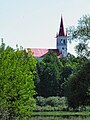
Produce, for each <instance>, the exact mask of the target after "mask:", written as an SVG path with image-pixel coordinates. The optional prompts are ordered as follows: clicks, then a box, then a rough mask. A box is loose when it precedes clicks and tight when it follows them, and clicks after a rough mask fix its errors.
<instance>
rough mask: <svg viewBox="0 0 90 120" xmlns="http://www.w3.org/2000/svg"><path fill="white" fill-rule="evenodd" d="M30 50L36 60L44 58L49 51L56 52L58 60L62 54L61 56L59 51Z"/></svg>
mask: <svg viewBox="0 0 90 120" xmlns="http://www.w3.org/2000/svg"><path fill="white" fill-rule="evenodd" d="M30 50H31V51H32V52H33V56H34V57H35V58H41V57H44V56H45V55H46V54H47V53H48V52H49V50H52V51H53V52H55V53H56V54H57V57H58V58H60V54H61V53H60V52H59V50H58V49H41V48H30Z"/></svg>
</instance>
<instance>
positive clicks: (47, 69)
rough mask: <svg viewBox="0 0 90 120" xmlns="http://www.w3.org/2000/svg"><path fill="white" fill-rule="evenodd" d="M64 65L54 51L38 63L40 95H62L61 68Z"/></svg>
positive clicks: (38, 90) (38, 88)
mask: <svg viewBox="0 0 90 120" xmlns="http://www.w3.org/2000/svg"><path fill="white" fill-rule="evenodd" d="M61 67H62V65H61V63H60V61H59V59H58V58H57V56H56V54H55V53H53V51H50V52H49V53H48V55H46V56H45V58H44V59H43V61H42V62H40V63H38V65H37V70H38V74H39V78H40V82H39V83H38V84H37V87H36V88H37V92H38V95H40V96H43V97H48V96H57V95H60V85H61V80H60V69H61Z"/></svg>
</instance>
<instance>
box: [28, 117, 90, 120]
mask: <svg viewBox="0 0 90 120" xmlns="http://www.w3.org/2000/svg"><path fill="white" fill-rule="evenodd" d="M30 120H90V117H80V116H78V117H70V116H69V117H32V118H30Z"/></svg>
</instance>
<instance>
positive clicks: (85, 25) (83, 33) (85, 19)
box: [68, 15, 90, 56]
mask: <svg viewBox="0 0 90 120" xmlns="http://www.w3.org/2000/svg"><path fill="white" fill-rule="evenodd" d="M68 33H69V36H71V39H75V40H76V39H77V40H79V43H78V45H77V46H76V52H77V53H78V55H83V56H90V47H89V46H88V45H89V42H90V15H84V16H82V17H81V18H80V19H79V20H78V25H77V27H76V28H75V27H70V28H69V30H68Z"/></svg>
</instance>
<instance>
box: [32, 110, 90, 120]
mask: <svg viewBox="0 0 90 120" xmlns="http://www.w3.org/2000/svg"><path fill="white" fill-rule="evenodd" d="M30 120H90V112H63V111H60V112H33V114H32V117H31V118H30Z"/></svg>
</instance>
